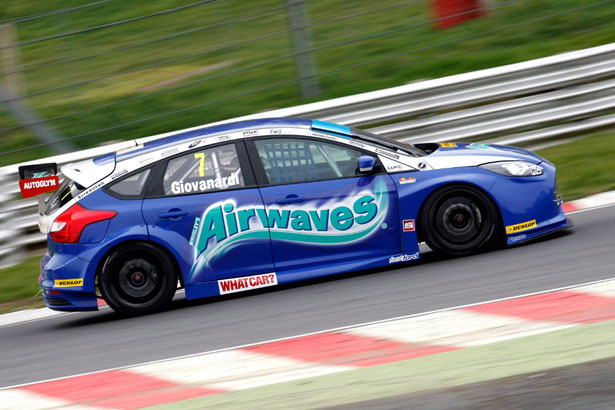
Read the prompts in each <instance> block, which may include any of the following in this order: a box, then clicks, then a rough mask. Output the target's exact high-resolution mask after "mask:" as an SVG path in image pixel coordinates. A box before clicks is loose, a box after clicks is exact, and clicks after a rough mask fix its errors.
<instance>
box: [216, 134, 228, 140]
mask: <svg viewBox="0 0 615 410" xmlns="http://www.w3.org/2000/svg"><path fill="white" fill-rule="evenodd" d="M230 139H231V136H230V135H228V134H225V135H218V136H217V137H216V138H215V140H216V141H228V140H230Z"/></svg>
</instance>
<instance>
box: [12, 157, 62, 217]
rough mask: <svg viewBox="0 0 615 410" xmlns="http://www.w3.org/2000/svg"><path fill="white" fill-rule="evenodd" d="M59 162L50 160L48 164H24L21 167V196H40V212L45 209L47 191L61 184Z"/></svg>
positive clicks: (53, 189)
mask: <svg viewBox="0 0 615 410" xmlns="http://www.w3.org/2000/svg"><path fill="white" fill-rule="evenodd" d="M57 173H58V164H56V163H55V162H50V163H46V164H33V165H24V166H21V167H19V190H20V191H21V196H22V197H24V198H30V197H33V196H36V197H38V212H39V213H40V212H42V211H43V207H44V205H45V195H44V194H45V192H50V191H55V190H56V189H58V187H59V186H60V178H59V177H58V176H57V175H56V174H57Z"/></svg>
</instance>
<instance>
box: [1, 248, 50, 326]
mask: <svg viewBox="0 0 615 410" xmlns="http://www.w3.org/2000/svg"><path fill="white" fill-rule="evenodd" d="M41 257H42V256H37V257H33V258H30V259H28V260H27V261H26V262H24V263H21V264H19V265H15V266H11V267H10V268H4V269H0V314H2V313H8V312H12V311H15V310H22V309H26V308H30V307H42V306H44V305H45V304H44V302H43V298H42V296H40V295H38V293H39V287H38V275H39V271H40V262H41Z"/></svg>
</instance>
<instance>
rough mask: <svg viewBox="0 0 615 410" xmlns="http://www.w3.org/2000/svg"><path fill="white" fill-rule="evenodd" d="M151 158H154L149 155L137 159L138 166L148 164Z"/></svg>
mask: <svg viewBox="0 0 615 410" xmlns="http://www.w3.org/2000/svg"><path fill="white" fill-rule="evenodd" d="M153 160H154V158H153V157H151V156H148V157H143V158H140V159H139V166H141V165H146V164H149V163H150V162H152V161H153Z"/></svg>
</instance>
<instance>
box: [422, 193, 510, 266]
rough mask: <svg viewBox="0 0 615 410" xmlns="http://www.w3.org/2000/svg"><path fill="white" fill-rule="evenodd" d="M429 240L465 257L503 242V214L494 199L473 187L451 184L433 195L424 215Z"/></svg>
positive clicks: (435, 246) (443, 250)
mask: <svg viewBox="0 0 615 410" xmlns="http://www.w3.org/2000/svg"><path fill="white" fill-rule="evenodd" d="M420 221H421V227H422V233H423V236H424V238H425V242H427V245H429V247H430V248H431V249H433V250H434V251H437V252H441V253H445V254H449V255H454V256H461V255H467V254H470V253H473V252H478V251H481V250H484V249H486V248H488V247H491V246H495V245H497V244H498V243H499V239H498V238H499V235H498V228H499V226H500V222H499V221H500V219H499V213H498V210H497V208H496V206H495V205H494V204H493V201H492V200H491V198H489V197H488V196H487V195H485V194H484V193H483V192H481V191H479V190H478V189H476V188H472V187H469V186H449V187H445V188H443V189H440V190H439V191H436V192H435V193H434V194H433V195H431V196H430V197H429V199H428V200H427V202H426V203H425V206H424V208H423V212H422V214H421V218H420Z"/></svg>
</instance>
